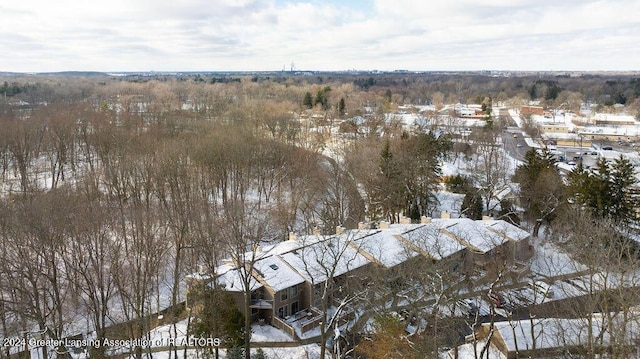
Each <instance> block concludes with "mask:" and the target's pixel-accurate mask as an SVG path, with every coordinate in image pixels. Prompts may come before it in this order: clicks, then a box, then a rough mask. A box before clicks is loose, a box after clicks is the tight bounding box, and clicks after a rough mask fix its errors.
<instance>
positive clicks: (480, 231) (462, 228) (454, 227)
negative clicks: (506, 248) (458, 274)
mask: <svg viewBox="0 0 640 359" xmlns="http://www.w3.org/2000/svg"><path fill="white" fill-rule="evenodd" d="M450 221H454V220H450ZM478 223H482V221H474V220H471V219H469V218H458V219H456V220H455V222H454V223H452V224H450V225H447V226H446V227H444V228H443V230H445V231H447V232H448V233H450V234H451V235H453V236H455V237H456V238H457V239H458V240H462V241H464V242H467V243H469V244H470V245H471V247H472V248H471V249H472V250H479V251H481V252H482V253H486V252H489V251H490V250H492V249H494V248H495V247H497V246H499V245H501V244H503V243H505V242H506V241H508V240H509V238H508V237H507V236H506V235H505V234H504V233H497V232H495V231H491V230H489V229H487V228H486V227H485V226H483V225H481V224H478Z"/></svg>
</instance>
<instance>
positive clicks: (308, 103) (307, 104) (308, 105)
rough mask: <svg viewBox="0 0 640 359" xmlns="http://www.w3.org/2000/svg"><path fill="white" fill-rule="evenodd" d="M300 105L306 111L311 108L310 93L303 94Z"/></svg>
mask: <svg viewBox="0 0 640 359" xmlns="http://www.w3.org/2000/svg"><path fill="white" fill-rule="evenodd" d="M302 105H303V106H304V107H306V108H308V109H310V108H313V96H311V92H308V91H307V93H305V94H304V99H303V100H302Z"/></svg>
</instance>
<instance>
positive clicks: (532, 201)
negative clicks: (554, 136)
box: [514, 149, 566, 236]
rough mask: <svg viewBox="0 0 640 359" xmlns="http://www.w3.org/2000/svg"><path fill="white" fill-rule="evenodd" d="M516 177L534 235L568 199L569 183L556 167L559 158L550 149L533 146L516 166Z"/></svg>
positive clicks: (522, 203)
mask: <svg viewBox="0 0 640 359" xmlns="http://www.w3.org/2000/svg"><path fill="white" fill-rule="evenodd" d="M514 181H515V182H517V183H519V184H520V202H521V205H522V207H524V208H525V217H526V219H527V220H528V221H529V222H530V223H533V235H534V236H537V235H538V231H539V229H540V226H542V224H543V223H549V222H550V221H551V220H552V219H553V217H554V215H555V213H556V210H557V209H558V208H559V207H560V206H562V205H563V204H564V203H565V190H566V189H565V186H564V184H563V182H562V178H561V177H560V173H559V171H558V169H557V168H556V160H555V158H554V157H553V155H552V154H551V152H550V151H549V150H547V149H544V150H543V151H542V152H541V153H538V152H537V151H536V150H530V151H529V152H527V153H526V155H525V162H524V163H523V164H522V165H520V166H518V167H517V168H516V173H515V176H514Z"/></svg>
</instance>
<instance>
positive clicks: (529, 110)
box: [520, 105, 544, 116]
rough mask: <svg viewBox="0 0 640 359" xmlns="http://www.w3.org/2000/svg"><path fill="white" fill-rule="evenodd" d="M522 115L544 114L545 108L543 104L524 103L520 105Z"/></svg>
mask: <svg viewBox="0 0 640 359" xmlns="http://www.w3.org/2000/svg"><path fill="white" fill-rule="evenodd" d="M520 115H522V116H529V115H540V116H544V108H542V106H532V105H524V106H522V107H520Z"/></svg>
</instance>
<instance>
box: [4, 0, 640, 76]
mask: <svg viewBox="0 0 640 359" xmlns="http://www.w3.org/2000/svg"><path fill="white" fill-rule="evenodd" d="M638 14H640V0H604V1H595V0H352V1H350V0H343V1H340V0H325V1H321V0H307V1H296V0H109V1H105V0H92V1H87V0H56V1H52V0H18V1H2V2H0V71H9V72H50V71H105V72H117V71H277V70H282V69H286V70H290V69H291V68H292V66H293V68H294V69H296V70H317V71H343V70H380V71H393V70H410V71H476V70H521V71H634V70H640V16H638Z"/></svg>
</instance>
